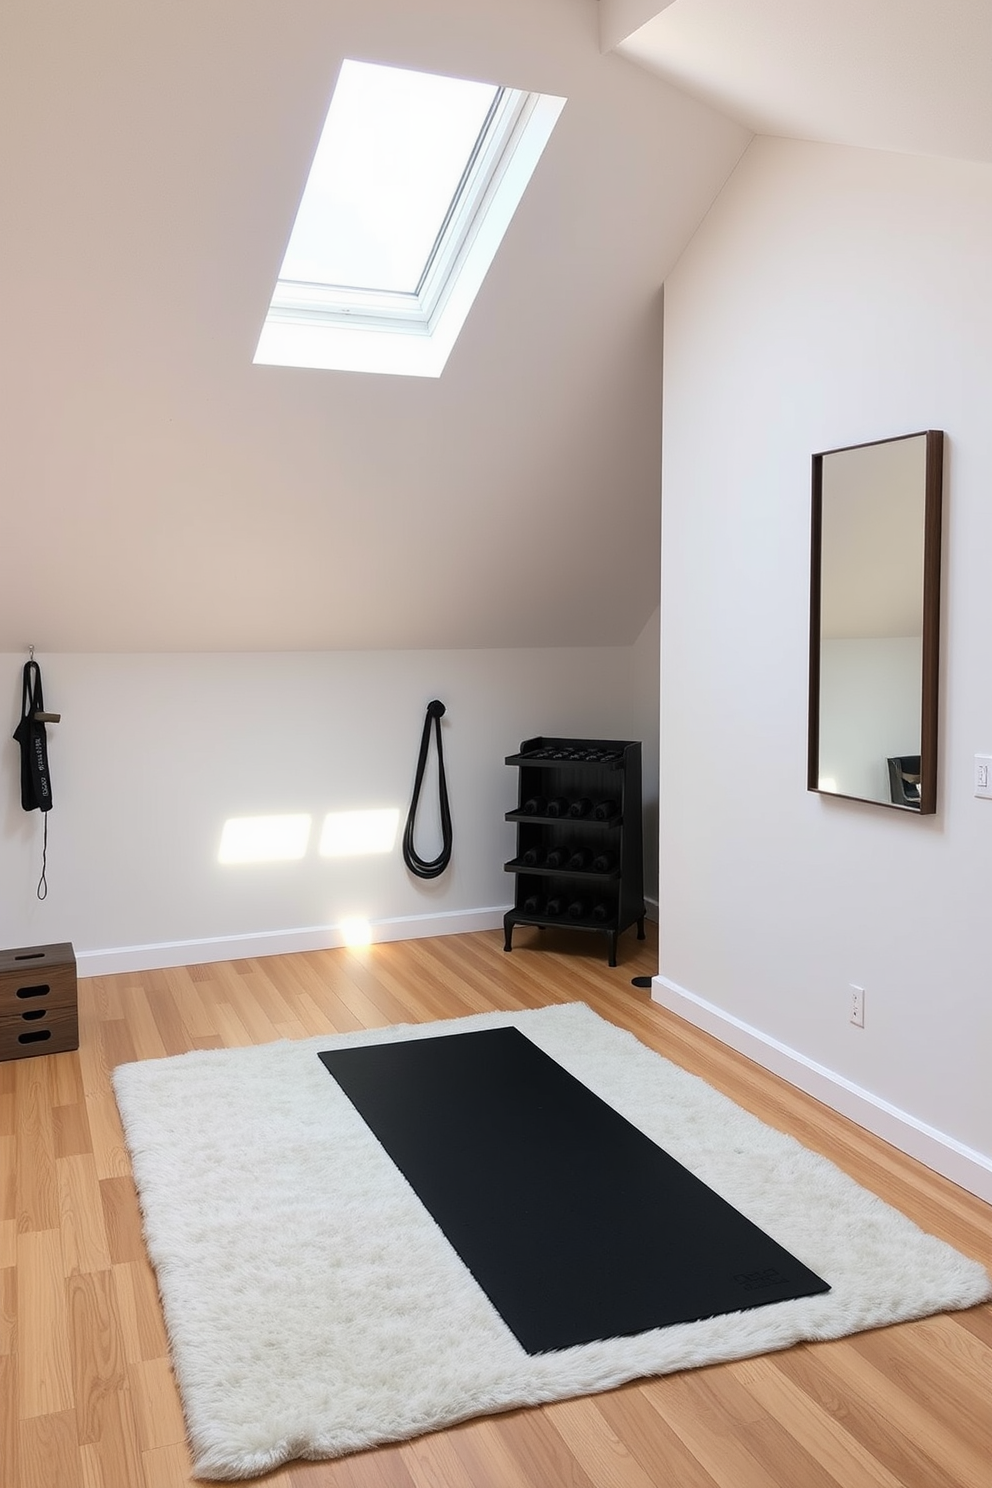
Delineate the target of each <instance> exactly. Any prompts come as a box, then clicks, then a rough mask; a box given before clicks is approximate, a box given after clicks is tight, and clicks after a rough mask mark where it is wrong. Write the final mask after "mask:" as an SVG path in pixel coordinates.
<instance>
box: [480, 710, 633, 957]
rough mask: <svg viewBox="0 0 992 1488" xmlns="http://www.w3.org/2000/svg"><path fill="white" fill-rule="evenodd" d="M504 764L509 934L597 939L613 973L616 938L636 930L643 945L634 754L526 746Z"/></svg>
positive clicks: (618, 743) (607, 747)
mask: <svg viewBox="0 0 992 1488" xmlns="http://www.w3.org/2000/svg"><path fill="white" fill-rule="evenodd" d="M506 763H507V764H508V765H511V766H513V768H514V769H516V771H517V776H518V794H517V804H516V806H515V807H514V808H513V810H512V811H508V812H507V813H506V820H507V821H509V822H514V823H515V824H516V829H517V849H516V853H515V854H514V856H513V858H512V859H511V860H510V862H509V863H506V864H504V867H505V869H506V871H507V873H512V874H513V875H514V882H515V887H514V896H513V908H512V909H511V910H509V911H508V912H507V913H506V915H505V916H504V917H503V928H504V932H505V937H506V939H505V945H504V950H507V951H509V950H511V949H512V941H513V930H514V926H516V925H539V926H542V927H547V926H550V925H565V926H568V927H569V928H571V929H575V930H598V931H600V932H602V933H603V934H605V935H606V936H607V938H608V941H609V964H610V965H611V966H616V964H617V938H618V936H619V935H620V934H621V932H622V931H624V930H626V929H627V927H628V926H629V925H633V924H635V923H636V925H637V937H638V939H639V940H643V939H644V852H643V846H642V839H641V746H640V744H638V743H632V742H630V741H629V740H618V739H558V738H546V737H544V736H540V737H538V738H535V739H524V741H523V743H522V744H521V745H520V749H519V752H518V753H517V754H511V755H508V756H507V758H506Z"/></svg>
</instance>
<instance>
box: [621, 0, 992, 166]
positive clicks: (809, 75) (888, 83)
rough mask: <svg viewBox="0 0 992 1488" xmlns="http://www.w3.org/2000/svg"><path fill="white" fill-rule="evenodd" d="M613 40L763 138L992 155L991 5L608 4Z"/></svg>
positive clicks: (794, 0)
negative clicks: (790, 138)
mask: <svg viewBox="0 0 992 1488" xmlns="http://www.w3.org/2000/svg"><path fill="white" fill-rule="evenodd" d="M601 10H602V36H603V44H604V46H606V47H617V48H618V50H619V52H620V53H621V54H622V55H623V56H626V57H628V58H629V59H630V60H631V61H635V62H637V63H639V64H640V65H642V66H644V67H648V68H650V69H651V70H653V71H654V72H656V73H657V74H658V75H659V76H661V77H664V78H666V79H667V80H668V81H669V82H672V83H675V84H676V85H677V86H678V87H681V88H685V89H686V90H687V91H688V92H691V93H693V94H694V95H695V96H696V97H698V98H701V99H705V100H706V101H707V102H709V103H711V104H713V105H714V107H716V108H718V109H721V110H723V111H724V112H725V113H727V114H729V115H730V116H731V117H733V118H736V119H738V120H739V121H740V122H741V123H743V124H745V125H747V127H748V128H749V129H752V130H754V131H755V133H758V134H774V135H785V136H789V137H792V138H795V139H808V140H820V141H823V142H826V143H830V144H840V145H859V146H862V147H866V148H870V149H876V150H897V151H901V152H904V153H912V154H921V155H943V156H950V157H954V158H957V159H961V160H981V161H990V162H992V86H990V58H992V5H990V4H989V0H939V3H936V4H935V3H934V0H869V3H866V0H668V3H667V4H666V3H665V0H601Z"/></svg>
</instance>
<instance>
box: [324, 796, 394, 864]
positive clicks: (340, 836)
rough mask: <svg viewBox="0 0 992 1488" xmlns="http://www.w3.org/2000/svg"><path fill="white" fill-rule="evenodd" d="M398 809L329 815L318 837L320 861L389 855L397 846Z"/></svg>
mask: <svg viewBox="0 0 992 1488" xmlns="http://www.w3.org/2000/svg"><path fill="white" fill-rule="evenodd" d="M399 824H400V813H399V810H398V808H396V807H390V808H389V809H388V810H386V811H330V812H328V814H327V816H325V817H324V827H323V831H322V832H321V834H320V855H321V857H322V858H353V857H357V856H359V855H360V854H363V853H389V852H392V850H393V848H394V847H395V846H396V833H397V831H398V830H399Z"/></svg>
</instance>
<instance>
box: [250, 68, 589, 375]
mask: <svg viewBox="0 0 992 1488" xmlns="http://www.w3.org/2000/svg"><path fill="white" fill-rule="evenodd" d="M564 103H565V100H564V99H563V98H553V97H551V96H548V95H544V94H538V93H523V92H519V91H518V90H516V89H512V88H502V87H498V86H496V85H493V84H488V83H477V82H468V81H465V80H463V79H461V78H450V77H438V76H434V75H432V74H428V73H420V72H410V71H406V70H403V69H400V68H395V67H383V66H378V65H373V64H370V63H364V62H353V61H345V62H344V63H343V64H342V67H341V72H340V75H339V77H338V82H337V86H336V88H335V90H334V96H333V98H332V99H331V106H330V108H329V110H328V114H327V119H326V121H325V124H324V128H323V131H322V134H321V137H320V141H319V143H318V145H317V150H316V154H315V156H314V160H313V165H312V166H311V170H310V176H309V179H308V181H307V184H306V188H305V190H304V193H303V199H302V201H301V202H300V207H299V211H298V213H297V216H296V222H295V224H294V226H293V231H292V234H291V236H290V240H289V245H288V247H287V249H286V255H285V258H284V260H283V264H282V268H281V269H280V271H279V277H278V281H277V283H276V288H275V293H274V295H273V297H272V303H271V304H270V306H269V311H268V314H267V316H266V318H265V325H264V326H263V329H262V334H261V338H260V340H259V344H258V349H257V351H256V353H255V361H256V362H261V363H270V364H275V365H281V366H297V367H325V368H335V369H338V370H344V371H363V372H394V373H406V374H408V375H412V376H423V377H438V376H440V374H441V371H442V370H443V368H444V364H445V362H446V361H447V358H448V354H449V353H450V351H451V348H452V346H453V345H454V343H455V340H456V338H457V336H458V333H459V331H460V330H461V327H462V325H463V324H464V321H465V317H466V316H467V314H468V312H469V310H470V308H471V305H472V302H473V300H474V299H475V296H476V294H477V293H478V290H479V288H480V286H481V284H482V281H483V279H484V278H485V275H486V273H487V271H488V269H489V266H490V264H491V263H492V261H493V258H494V257H495V254H496V251H497V249H498V248H499V245H500V242H501V241H502V238H503V234H504V233H505V231H506V228H507V226H508V225H509V222H510V219H511V218H512V216H513V213H514V211H515V210H516V208H517V205H518V204H519V202H520V198H521V197H522V195H523V193H524V190H525V188H526V186H527V182H528V181H529V180H530V177H531V174H532V172H533V170H534V167H535V166H536V164H537V162H538V160H539V159H540V156H541V153H542V151H543V149H544V146H545V145H546V144H547V141H548V139H549V138H550V135H551V131H552V129H553V128H554V126H555V123H556V122H557V119H558V116H559V114H560V113H561V110H562V108H563V107H564Z"/></svg>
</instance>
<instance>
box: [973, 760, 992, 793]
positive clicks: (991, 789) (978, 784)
mask: <svg viewBox="0 0 992 1488" xmlns="http://www.w3.org/2000/svg"><path fill="white" fill-rule="evenodd" d="M975 795H976V796H982V797H984V798H985V799H986V800H990V801H992V754H976V755H975Z"/></svg>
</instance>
